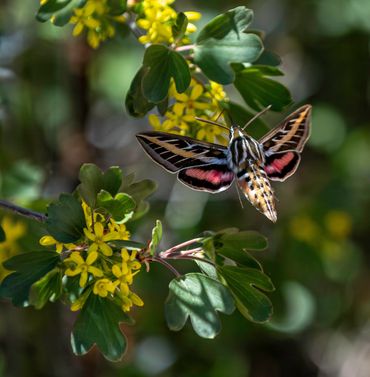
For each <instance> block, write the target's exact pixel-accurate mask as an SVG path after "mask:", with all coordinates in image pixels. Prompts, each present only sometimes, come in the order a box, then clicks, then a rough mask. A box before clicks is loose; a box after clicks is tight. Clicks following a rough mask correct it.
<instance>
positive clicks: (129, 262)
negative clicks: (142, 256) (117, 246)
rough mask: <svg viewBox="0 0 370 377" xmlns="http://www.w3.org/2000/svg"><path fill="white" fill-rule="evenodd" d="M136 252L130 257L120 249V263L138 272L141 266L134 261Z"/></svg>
mask: <svg viewBox="0 0 370 377" xmlns="http://www.w3.org/2000/svg"><path fill="white" fill-rule="evenodd" d="M136 255H137V251H136V250H134V251H132V253H131V255H130V254H129V253H128V251H127V249H121V257H122V261H123V262H122V263H126V264H127V267H128V268H129V269H130V270H140V268H141V264H140V262H139V261H137V260H136Z"/></svg>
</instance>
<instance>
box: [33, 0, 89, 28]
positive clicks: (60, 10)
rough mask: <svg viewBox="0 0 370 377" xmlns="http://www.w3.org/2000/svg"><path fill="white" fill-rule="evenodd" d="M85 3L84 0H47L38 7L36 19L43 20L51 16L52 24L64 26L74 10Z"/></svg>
mask: <svg viewBox="0 0 370 377" xmlns="http://www.w3.org/2000/svg"><path fill="white" fill-rule="evenodd" d="M85 3H86V0H48V2H47V3H45V4H44V5H42V6H41V7H40V8H39V10H38V12H37V14H36V19H37V20H38V21H41V22H45V21H48V20H50V18H51V17H53V24H54V25H56V26H64V25H65V24H67V23H68V21H69V20H70V18H71V16H72V14H73V12H74V10H75V9H76V8H80V7H82V6H83V5H84V4H85Z"/></svg>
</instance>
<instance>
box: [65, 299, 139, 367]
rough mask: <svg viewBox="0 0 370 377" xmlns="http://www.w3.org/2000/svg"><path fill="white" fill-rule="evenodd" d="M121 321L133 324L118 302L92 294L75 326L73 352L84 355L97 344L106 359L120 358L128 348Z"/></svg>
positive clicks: (115, 359)
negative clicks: (120, 325)
mask: <svg viewBox="0 0 370 377" xmlns="http://www.w3.org/2000/svg"><path fill="white" fill-rule="evenodd" d="M120 322H126V323H130V324H132V319H131V318H130V317H129V316H128V315H127V314H125V313H124V312H123V311H122V309H121V308H120V307H119V306H117V305H116V304H115V303H114V302H112V301H110V300H108V299H104V298H102V297H100V296H97V295H94V294H90V296H89V297H88V299H87V300H86V302H85V304H84V306H83V308H82V310H81V311H80V313H79V315H78V317H77V320H76V322H75V324H74V326H73V331H72V334H71V344H72V349H73V352H74V353H75V354H76V355H84V354H86V353H87V352H89V350H90V349H91V348H92V347H93V346H94V344H95V345H96V346H97V347H98V348H99V350H100V351H101V353H102V354H103V355H104V357H105V358H106V359H108V360H110V361H118V360H120V359H121V358H122V356H123V354H124V352H125V351H126V347H127V341H126V338H125V336H124V335H123V334H122V332H121V330H120V327H119V324H120Z"/></svg>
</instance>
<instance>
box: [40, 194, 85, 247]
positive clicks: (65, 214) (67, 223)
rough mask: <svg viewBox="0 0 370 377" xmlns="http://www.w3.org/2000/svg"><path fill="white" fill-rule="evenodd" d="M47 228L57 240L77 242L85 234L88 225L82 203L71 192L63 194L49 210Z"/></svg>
mask: <svg viewBox="0 0 370 377" xmlns="http://www.w3.org/2000/svg"><path fill="white" fill-rule="evenodd" d="M47 216H48V217H47V219H46V229H47V231H48V233H49V234H50V235H51V236H53V237H54V238H55V239H56V240H57V241H59V242H63V243H70V242H75V241H77V240H79V239H80V238H81V236H82V235H83V228H84V227H85V226H86V221H85V215H84V212H83V210H82V207H81V203H80V202H79V201H78V200H77V199H76V198H75V197H74V196H73V195H71V194H61V195H60V196H59V200H58V201H55V202H53V203H51V204H50V205H49V207H48V210H47Z"/></svg>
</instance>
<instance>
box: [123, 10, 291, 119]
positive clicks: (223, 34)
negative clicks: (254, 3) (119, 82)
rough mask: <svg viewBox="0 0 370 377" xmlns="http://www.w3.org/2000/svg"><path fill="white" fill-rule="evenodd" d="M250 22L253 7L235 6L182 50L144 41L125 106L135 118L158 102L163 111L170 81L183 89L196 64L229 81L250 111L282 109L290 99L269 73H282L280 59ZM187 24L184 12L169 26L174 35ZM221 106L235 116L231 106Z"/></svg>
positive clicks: (209, 76) (209, 75)
mask: <svg viewBox="0 0 370 377" xmlns="http://www.w3.org/2000/svg"><path fill="white" fill-rule="evenodd" d="M252 21H253V11H252V10H250V9H248V8H246V7H244V6H239V7H236V8H234V9H231V10H229V11H227V12H225V13H223V14H220V15H218V16H217V17H215V18H214V19H213V20H211V21H210V22H209V23H207V24H206V25H205V26H204V27H203V29H202V30H200V32H199V34H198V37H197V38H196V41H195V44H194V45H193V46H192V47H191V50H188V51H185V53H183V52H182V50H181V49H177V48H176V43H175V44H173V45H171V46H165V45H163V44H152V45H150V46H148V47H147V49H146V51H145V54H144V59H143V64H142V66H141V67H140V69H139V70H138V72H137V74H136V75H135V77H134V79H133V81H132V83H131V86H130V89H129V91H128V93H127V96H126V108H127V111H128V112H129V113H130V115H132V116H134V117H143V116H145V115H146V114H147V113H148V112H149V111H150V110H152V109H153V108H154V107H156V106H157V108H158V111H159V113H161V114H164V113H165V111H166V108H167V106H168V99H169V89H170V83H171V81H173V82H174V85H175V87H176V91H177V92H178V93H183V92H185V90H186V89H187V88H188V87H189V85H190V78H191V76H194V75H195V74H196V73H195V72H196V71H197V70H199V69H200V71H201V72H202V77H203V78H204V79H207V80H212V81H215V82H217V83H220V84H223V85H226V84H233V85H234V86H235V88H236V89H237V90H238V91H239V92H240V94H241V96H242V98H243V99H244V101H245V103H246V104H247V105H248V106H249V107H250V108H251V109H252V110H256V111H258V110H261V109H262V108H264V107H267V106H268V105H272V107H271V109H272V110H273V111H281V110H282V109H283V108H284V107H285V106H286V105H288V104H290V103H291V102H292V99H291V96H290V93H289V91H288V90H287V89H286V88H285V87H284V86H283V85H282V84H280V83H279V82H277V81H275V80H273V79H271V78H270V77H273V76H278V75H281V74H282V73H281V71H279V70H278V69H277V68H276V67H275V66H276V65H277V64H279V63H280V60H279V58H277V57H276V56H275V55H274V54H272V53H270V52H268V51H265V50H264V47H263V42H262V39H261V37H260V35H259V34H258V33H255V32H251V31H249V32H248V27H249V26H250V24H251V22H252ZM187 23H188V21H187V18H186V16H185V15H184V14H183V13H179V14H178V18H177V20H176V23H175V25H174V26H173V29H172V30H173V37H174V39H175V40H179V38H180V36H181V35H183V32H184V28H185V29H186V25H187ZM202 77H200V78H201V79H202ZM225 106H226V108H227V110H228V111H229V112H230V114H231V117H232V118H234V110H235V108H234V107H233V106H231V107H229V106H228V105H225ZM242 109H243V110H244V111H245V112H247V113H248V111H247V110H245V109H244V108H242ZM250 117H251V116H250ZM250 117H249V118H250Z"/></svg>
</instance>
